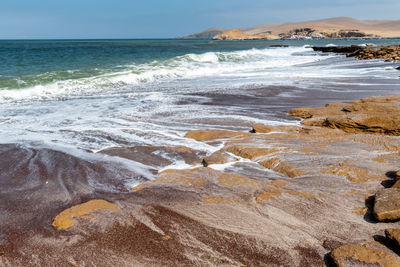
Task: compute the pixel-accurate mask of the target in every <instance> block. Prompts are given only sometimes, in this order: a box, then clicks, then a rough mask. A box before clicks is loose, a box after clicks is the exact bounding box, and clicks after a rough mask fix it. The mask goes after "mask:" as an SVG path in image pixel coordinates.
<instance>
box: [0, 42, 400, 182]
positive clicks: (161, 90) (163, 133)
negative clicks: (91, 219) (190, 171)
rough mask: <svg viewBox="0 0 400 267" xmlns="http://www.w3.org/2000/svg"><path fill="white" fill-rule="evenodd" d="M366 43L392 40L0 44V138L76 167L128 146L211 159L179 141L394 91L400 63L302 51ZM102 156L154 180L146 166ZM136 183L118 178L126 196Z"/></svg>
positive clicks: (205, 147)
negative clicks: (59, 154) (194, 133)
mask: <svg viewBox="0 0 400 267" xmlns="http://www.w3.org/2000/svg"><path fill="white" fill-rule="evenodd" d="M365 43H373V44H376V45H379V44H390V43H400V39H370V40H297V41H295V40H293V41H289V40H286V41H285V40H280V41H277V40H257V41H252V40H250V41H213V40H178V39H171V40H32V41H28V40H17V41H13V40H3V41H0V62H1V64H0V140H1V143H2V144H17V145H19V146H24V147H30V148H51V149H54V150H59V151H63V152H65V153H68V154H71V155H73V156H75V157H82V158H85V159H88V158H89V159H90V158H94V159H95V158H96V157H99V156H98V154H99V153H93V152H98V151H101V150H103V149H109V148H112V147H134V146H159V147H160V146H177V145H183V146H187V147H190V148H194V149H197V150H200V151H203V152H204V153H205V154H209V153H211V152H213V151H216V150H218V148H219V147H218V145H215V146H214V145H212V144H205V143H201V142H197V141H194V140H191V139H187V138H184V135H185V133H186V132H187V131H190V130H194V129H206V128H216V129H228V130H239V131H248V130H250V129H251V125H252V124H253V123H263V124H268V125H298V124H299V119H296V118H293V117H289V116H288V115H287V114H286V113H287V111H288V110H290V109H292V108H295V107H301V106H318V105H324V104H325V103H327V102H333V101H342V100H352V99H359V98H361V97H365V96H370V95H383V94H400V90H399V89H400V79H399V76H400V72H399V71H398V70H396V69H395V68H396V67H397V66H398V65H399V64H396V63H388V62H383V61H380V60H368V61H358V60H356V59H354V58H346V57H345V56H344V55H334V54H323V53H320V52H314V51H313V50H312V48H311V46H329V45H351V44H359V45H360V44H365ZM276 45H278V46H287V47H276ZM271 46H272V47H271ZM163 156H165V157H171V156H170V155H163ZM101 157H102V158H101V159H102V160H103V161H104V160H105V161H120V162H123V164H125V165H128V166H130V167H131V168H133V169H134V170H135V171H137V173H139V174H140V175H142V176H144V177H146V178H149V179H151V178H152V177H153V173H152V172H151V169H152V167H150V166H147V164H146V162H145V161H141V162H137V161H136V160H135V159H128V160H127V159H121V158H120V157H113V156H107V157H106V156H103V155H102V156H101ZM170 160H171V161H172V162H173V165H174V167H175V168H184V167H187V165H185V163H182V162H180V161H178V160H176V159H174V158H170ZM149 170H150V171H149ZM135 179H136V178H135V177H132V179H131V180H129V179H127V180H126V185H127V188H129V186H132V185H133V184H135V183H136V180H135Z"/></svg>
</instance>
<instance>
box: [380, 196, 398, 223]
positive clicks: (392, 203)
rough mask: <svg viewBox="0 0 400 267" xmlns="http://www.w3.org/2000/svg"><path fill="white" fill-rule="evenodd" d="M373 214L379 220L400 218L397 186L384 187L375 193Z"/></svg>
mask: <svg viewBox="0 0 400 267" xmlns="http://www.w3.org/2000/svg"><path fill="white" fill-rule="evenodd" d="M374 216H375V218H376V219H377V220H379V221H386V220H390V221H393V220H397V219H400V189H399V188H385V189H382V190H380V191H379V192H377V193H376V194H375V204H374Z"/></svg>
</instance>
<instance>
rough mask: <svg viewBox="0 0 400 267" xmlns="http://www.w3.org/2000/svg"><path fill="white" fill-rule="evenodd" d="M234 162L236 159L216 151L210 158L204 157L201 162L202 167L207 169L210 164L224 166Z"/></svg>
mask: <svg viewBox="0 0 400 267" xmlns="http://www.w3.org/2000/svg"><path fill="white" fill-rule="evenodd" d="M236 160H237V159H236V158H234V157H232V156H231V155H229V154H228V153H226V152H223V151H217V152H214V153H212V154H211V155H210V156H208V157H205V158H204V159H203V161H202V164H203V166H204V167H207V166H208V165H210V164H224V163H228V162H232V161H236Z"/></svg>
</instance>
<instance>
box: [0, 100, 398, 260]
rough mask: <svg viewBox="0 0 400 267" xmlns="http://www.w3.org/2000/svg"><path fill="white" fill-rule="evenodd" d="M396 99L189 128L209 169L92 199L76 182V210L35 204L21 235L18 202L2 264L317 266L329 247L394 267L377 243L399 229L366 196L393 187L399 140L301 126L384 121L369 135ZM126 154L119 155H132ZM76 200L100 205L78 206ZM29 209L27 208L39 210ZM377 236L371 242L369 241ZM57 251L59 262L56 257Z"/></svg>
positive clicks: (163, 176) (168, 175)
mask: <svg viewBox="0 0 400 267" xmlns="http://www.w3.org/2000/svg"><path fill="white" fill-rule="evenodd" d="M399 103H400V97H398V96H388V97H370V98H366V99H363V100H361V101H354V102H349V103H330V104H328V105H326V107H322V108H303V109H296V110H292V111H291V112H290V113H291V114H293V115H296V116H300V117H303V118H307V119H305V120H304V121H303V125H302V126H296V127H293V126H286V127H284V126H275V127H274V126H267V125H254V126H253V130H252V131H251V133H250V132H235V131H225V130H196V131H192V132H189V133H187V135H186V137H187V138H192V139H195V140H198V141H199V142H206V143H221V142H222V143H223V147H222V149H221V150H220V151H218V152H215V153H214V154H213V155H211V156H209V157H206V158H203V160H206V161H207V164H208V167H198V165H197V166H196V165H194V166H193V167H192V168H189V169H182V170H173V169H168V170H164V171H162V172H160V173H159V174H158V177H157V178H156V179H154V180H152V181H148V182H146V181H144V182H143V183H141V184H139V185H137V186H135V187H133V188H132V190H131V193H128V194H101V193H99V192H97V193H95V192H93V193H92V194H89V195H88V194H87V193H84V190H83V192H82V191H81V190H82V189H84V188H82V185H81V186H80V190H76V191H75V192H76V193H77V196H76V197H77V198H75V200H73V201H72V202H73V203H76V204H77V205H76V206H73V208H72V209H66V210H64V209H65V208H62V206H59V207H57V208H55V209H54V208H52V209H47V208H49V205H50V206H53V203H54V202H52V201H50V202H48V203H47V204H45V203H43V204H41V205H44V206H40V207H36V209H37V208H39V209H40V210H42V209H43V208H44V207H46V206H47V208H45V210H43V212H44V213H43V214H42V215H41V216H39V217H38V218H37V219H36V224H34V225H20V226H19V227H18V224H19V223H21V222H22V218H20V219H18V215H19V214H20V212H22V210H20V211H18V210H19V208H18V205H17V203H14V204H13V205H15V214H14V215H12V213H11V214H10V215H12V216H13V217H14V218H15V223H16V224H15V225H14V226H13V227H11V228H10V229H9V231H8V235H7V236H5V237H3V240H5V241H6V242H7V244H8V245H7V246H4V245H0V249H1V251H0V252H1V254H0V259H1V260H0V262H1V263H2V265H25V264H28V265H29V264H32V255H35V260H34V263H35V264H44V263H47V264H49V263H54V264H56V263H57V264H78V265H84V264H95V265H97V264H100V263H104V262H107V264H118V265H119V266H128V265H131V264H141V265H152V264H157V263H160V262H163V264H165V265H173V264H178V263H179V264H196V265H199V264H216V265H220V264H223V265H224V264H225V265H232V264H234V265H237V264H241V265H251V264H257V265H259V266H305V265H312V266H323V265H324V257H325V260H327V259H331V258H330V256H326V255H330V254H329V253H330V252H332V251H334V256H333V259H334V260H336V261H338V262H340V261H344V260H346V259H347V260H348V257H352V258H353V259H354V260H355V261H357V260H360V261H365V262H368V263H372V262H385V261H391V262H392V263H393V264H396V262H397V263H398V262H400V259H399V258H398V257H397V256H396V255H395V254H394V253H392V252H390V249H388V248H386V247H385V244H386V243H387V239H385V238H384V237H383V236H384V231H385V230H386V229H388V228H395V227H396V226H397V227H398V225H399V223H396V222H393V223H377V222H378V221H377V219H376V216H375V217H374V216H373V212H374V211H373V208H372V203H371V201H372V198H371V196H374V194H375V193H376V192H378V191H380V190H381V191H382V190H387V189H384V188H385V187H390V186H391V185H392V184H393V182H394V181H395V179H396V178H395V177H396V176H395V174H393V173H395V172H396V171H397V170H398V168H399V166H398V160H399V157H400V154H399V153H398V149H397V148H398V147H400V138H399V137H398V134H397V132H396V134H394V135H395V136H388V135H385V134H382V133H385V132H384V131H382V132H379V131H375V132H376V133H377V134H375V135H371V134H370V133H371V131H369V130H368V126H366V124H365V123H364V126H363V127H358V128H357V126H359V125H362V123H361V122H355V123H354V125H353V126H351V125H349V124H344V125H345V126H346V127H347V128H341V127H340V125H341V124H324V123H323V124H318V126H315V125H317V124H315V123H312V124H310V123H309V121H310V120H312V121H313V122H314V121H326V120H327V118H335V119H337V120H338V115H341V116H345V117H346V118H349V117H348V116H349V114H350V115H352V112H353V113H354V117H351V118H360V117H361V118H362V119H365V120H366V121H370V120H369V117H371V116H374V117H378V118H381V121H379V120H375V121H374V122H373V125H371V126H370V127H371V129H376V127H377V125H380V126H381V127H382V128H387V127H391V126H393V125H392V124H390V123H389V124H387V116H386V115H387V114H393V116H397V115H398V114H399V113H400V109H399V108H398V104H399ZM389 110H390V113H388V111H389ZM360 114H364V115H360ZM379 116H383V117H379ZM310 117H312V118H311V119H310ZM395 118H396V117H393V118H392V119H395ZM332 125H334V126H332ZM395 125H398V124H395ZM346 129H347V130H346ZM349 129H350V130H349ZM351 129H358V130H357V131H353V130H351ZM343 130H345V131H343ZM14 149H16V148H14ZM171 149H172V150H175V151H176V152H177V153H181V155H182V156H183V158H184V159H187V160H189V159H194V158H195V159H194V161H193V162H198V161H199V159H200V158H199V157H194V155H196V152H195V151H193V149H190V148H186V147H175V148H171ZM17 151H18V149H17ZM18 153H20V152H18ZM39 153H42V152H39ZM47 153H49V152H47ZM50 153H54V152H50ZM114 153H118V151H114ZM126 153H127V151H125V152H124V154H120V156H121V157H126V156H127V155H128V156H129V154H126ZM131 153H134V152H131ZM11 154H12V153H9V154H8V155H11ZM56 154H57V153H56ZM132 155H134V154H132ZM355 155H357V156H356V157H355ZM52 157H54V156H52ZM63 157H64V158H63ZM193 157H194V158H193ZM66 159H68V158H65V156H58V158H57V157H56V160H57V161H59V160H66ZM232 162H243V172H246V168H247V172H246V173H249V170H250V173H253V175H252V176H251V177H249V176H245V175H243V173H240V172H232V171H230V170H229V167H228V168H225V170H223V171H221V170H219V169H220V167H219V166H221V164H225V166H229V164H230V163H232ZM79 164H80V163H79ZM213 164H216V165H213ZM264 170H268V173H269V175H268V176H265V174H264ZM27 182H28V181H26V180H25V181H24V183H27ZM74 183H75V182H71V183H68V184H66V186H71V185H72V184H74ZM28 184H29V183H28ZM28 184H26V185H28ZM40 190H42V189H40ZM79 191H81V193H79ZM39 192H40V193H43V192H41V191H39ZM82 193H83V194H82ZM79 195H81V196H79ZM84 195H86V196H90V199H92V198H94V199H99V200H94V201H92V202H86V201H88V200H89V199H86V197H84ZM85 199H86V200H85ZM88 203H90V204H88ZM8 204H9V205H10V204H12V202H9V203H8ZM32 204H33V205H37V203H36V202H34V203H32ZM32 204H31V205H32ZM31 205H27V206H26V207H31V208H32V209H35V208H33V206H31ZM26 207H25V208H26ZM50 210H52V211H50ZM62 210H64V211H62ZM49 211H50V212H49ZM60 212H61V213H60ZM39 214H40V213H39ZM45 214H46V215H45ZM57 214H58V215H57ZM20 215H23V214H20ZM36 215H38V214H36ZM56 215H57V217H56ZM25 216H26V214H25ZM54 218H56V219H55V220H54V221H53V219H54ZM9 220H11V221H12V218H9ZM51 223H53V227H54V229H52V227H51ZM46 224H47V226H46ZM61 225H62V226H61ZM20 227H21V228H20ZM37 227H38V228H37ZM13 228H14V229H13ZM35 228H36V230H34V229H35ZM12 229H13V230H12ZM17 229H18V230H17ZM38 229H41V230H39V232H36V231H38ZM57 229H58V230H57ZM16 230H17V231H16ZM32 230H33V231H32ZM39 233H40V234H39ZM376 236H378V237H379V238H378V237H376ZM374 237H375V240H376V241H377V242H376V241H374V242H375V243H374V242H372V243H371V241H373V240H374ZM346 244H351V245H346ZM354 244H355V245H354ZM358 244H361V245H358ZM346 246H347V247H346ZM348 246H352V247H348ZM370 250H372V251H375V252H376V253H378V256H376V258H373V259H372V261H371V259H367V260H366V259H365V257H364V258H363V256H362V254H363V253H365V252H366V251H370ZM354 251H355V252H354ZM346 253H347V254H346ZM352 253H353V254H352ZM357 253H359V254H360V255H361V256H360V255H359V254H357ZM54 255H59V256H60V257H58V258H57V259H56V260H55V258H54ZM61 255H62V256H61ZM113 255H119V256H118V257H114V256H113ZM343 255H345V256H343ZM346 255H347V256H346ZM50 257H51V258H50ZM382 257H383V258H382ZM368 260H370V261H368ZM346 266H347V265H346ZM388 266H389V265H388ZM393 266H395V265H393Z"/></svg>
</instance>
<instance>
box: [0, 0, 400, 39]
mask: <svg viewBox="0 0 400 267" xmlns="http://www.w3.org/2000/svg"><path fill="white" fill-rule="evenodd" d="M342 16H348V17H354V18H358V19H383V20H400V1H399V0H379V1H378V0H334V1H332V0H143V1H138V0H96V1H95V0H66V1H60V0H0V39H69V38H79V39H82V38H83V39H91V38H173V37H177V36H183V35H188V34H192V33H195V32H199V31H202V30H204V29H206V28H209V27H212V26H218V27H222V28H242V27H248V26H253V25H257V24H266V23H271V22H289V21H290V22H295V21H304V20H313V19H322V18H330V17H342Z"/></svg>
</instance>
